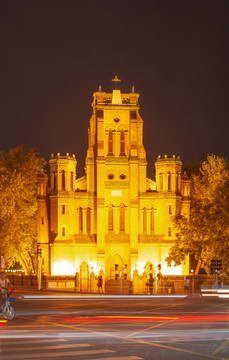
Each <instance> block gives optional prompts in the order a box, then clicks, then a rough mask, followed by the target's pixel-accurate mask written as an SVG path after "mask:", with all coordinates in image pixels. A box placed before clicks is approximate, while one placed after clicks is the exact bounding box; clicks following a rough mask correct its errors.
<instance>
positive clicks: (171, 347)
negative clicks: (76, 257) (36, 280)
mask: <svg viewBox="0 0 229 360" xmlns="http://www.w3.org/2000/svg"><path fill="white" fill-rule="evenodd" d="M45 295H47V294H45V293H42V295H41V294H40V293H37V295H35V297H34V298H30V297H27V296H28V295H25V298H24V299H16V302H15V305H14V306H15V309H16V317H15V318H14V319H13V320H10V321H7V322H4V320H3V318H2V317H1V322H0V325H1V326H0V359H1V360H14V359H15V360H16V359H29V360H33V359H54V360H57V359H61V360H66V359H68V360H71V359H74V360H89V359H90V360H92V359H97V360H98V359H99V360H102V359H103V360H137V359H139V360H140V359H157V360H162V359H163V360H165V359H169V360H173V359H174V360H175V359H176V360H178V359H182V360H189V359H190V360H206V359H229V328H228V323H229V300H219V299H212V298H211V299H208V298H199V297H187V298H185V297H184V298H171V297H170V298H167V297H164V298H163V297H162V298H156V297H153V296H152V297H151V296H145V297H134V296H127V297H117V296H114V297H107V296H106V295H104V296H103V295H100V296H93V295H92V296H81V295H77V296H72V294H70V295H69V297H66V295H64V294H56V295H53V294H51V295H50V294H49V296H50V298H47V297H46V296H45ZM59 295H60V296H59ZM39 296H40V297H39Z"/></svg>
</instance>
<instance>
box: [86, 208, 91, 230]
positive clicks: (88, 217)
mask: <svg viewBox="0 0 229 360" xmlns="http://www.w3.org/2000/svg"><path fill="white" fill-rule="evenodd" d="M90 231H91V209H90V208H89V207H88V208H87V232H88V233H90Z"/></svg>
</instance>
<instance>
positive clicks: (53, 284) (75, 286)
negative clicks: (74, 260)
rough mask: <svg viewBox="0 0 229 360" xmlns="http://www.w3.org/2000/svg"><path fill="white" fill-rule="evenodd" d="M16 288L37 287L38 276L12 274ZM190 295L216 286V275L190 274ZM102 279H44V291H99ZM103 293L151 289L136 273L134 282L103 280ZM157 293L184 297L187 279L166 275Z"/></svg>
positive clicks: (56, 277)
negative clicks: (209, 286) (204, 286)
mask: <svg viewBox="0 0 229 360" xmlns="http://www.w3.org/2000/svg"><path fill="white" fill-rule="evenodd" d="M7 277H8V278H9V279H10V281H11V283H12V285H13V286H14V287H28V288H37V276H35V275H13V274H12V275H8V274H7ZM189 279H190V285H189V290H188V292H189V293H200V292H201V289H200V287H201V285H213V284H214V275H190V276H189ZM97 283H98V276H97V275H95V274H94V273H91V274H90V277H89V278H81V279H80V277H79V274H78V273H77V274H76V276H42V289H65V290H73V291H76V292H89V293H97V292H98V286H97ZM103 292H106V293H122V294H128V293H134V294H149V293H150V292H151V289H150V287H149V284H148V278H147V276H142V275H141V276H140V275H138V274H135V275H134V277H133V279H132V280H131V279H122V281H120V279H118V280H115V279H108V280H106V281H103ZM153 294H158V295H167V294H184V276H163V277H162V278H161V279H160V280H155V281H154V286H153Z"/></svg>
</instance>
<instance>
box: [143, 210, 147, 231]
mask: <svg viewBox="0 0 229 360" xmlns="http://www.w3.org/2000/svg"><path fill="white" fill-rule="evenodd" d="M146 231H147V209H146V208H144V209H143V232H146Z"/></svg>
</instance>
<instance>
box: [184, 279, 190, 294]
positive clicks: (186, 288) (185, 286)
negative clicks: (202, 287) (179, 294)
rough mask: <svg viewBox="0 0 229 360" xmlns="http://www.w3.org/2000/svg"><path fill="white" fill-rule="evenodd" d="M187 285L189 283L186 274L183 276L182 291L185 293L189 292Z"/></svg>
mask: <svg viewBox="0 0 229 360" xmlns="http://www.w3.org/2000/svg"><path fill="white" fill-rule="evenodd" d="M189 285H190V279H189V278H188V277H187V276H184V292H185V294H186V295H188V293H189Z"/></svg>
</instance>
